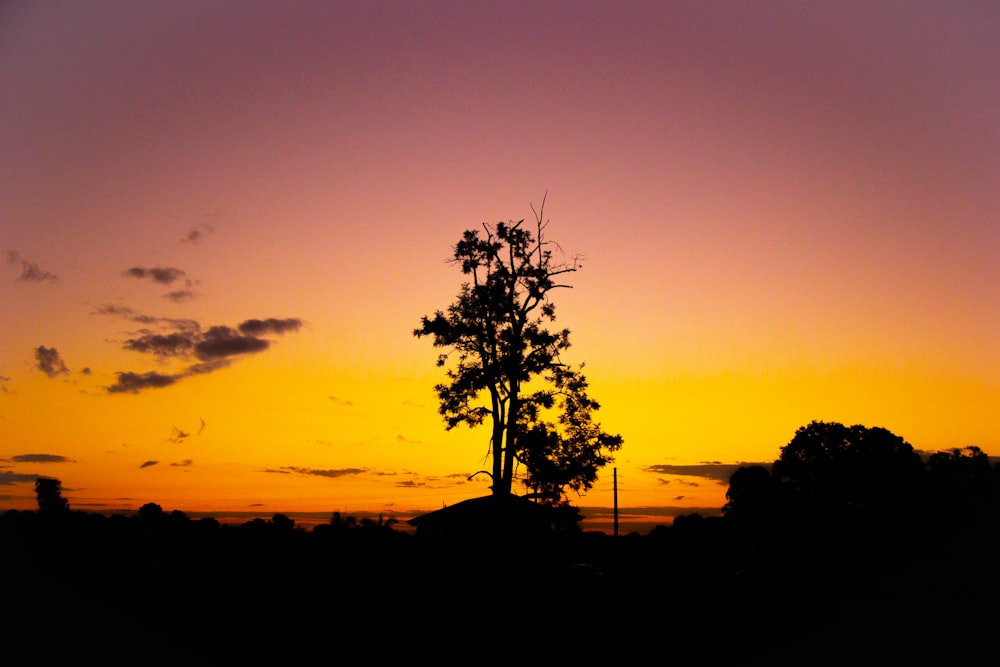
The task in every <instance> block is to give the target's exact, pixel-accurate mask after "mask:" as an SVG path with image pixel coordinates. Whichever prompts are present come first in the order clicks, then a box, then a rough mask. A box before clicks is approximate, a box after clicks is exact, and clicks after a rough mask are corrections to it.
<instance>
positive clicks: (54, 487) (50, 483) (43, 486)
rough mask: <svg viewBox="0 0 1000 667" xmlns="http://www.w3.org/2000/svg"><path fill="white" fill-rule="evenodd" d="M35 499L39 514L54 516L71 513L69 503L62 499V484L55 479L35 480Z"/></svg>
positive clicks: (39, 478) (42, 478)
mask: <svg viewBox="0 0 1000 667" xmlns="http://www.w3.org/2000/svg"><path fill="white" fill-rule="evenodd" d="M35 497H36V498H37V499H38V512H39V514H46V515H53V516H54V515H57V514H63V513H66V512H68V511H69V503H68V502H67V501H66V499H65V498H63V497H62V482H60V481H59V480H58V479H55V478H54V477H38V478H37V479H35Z"/></svg>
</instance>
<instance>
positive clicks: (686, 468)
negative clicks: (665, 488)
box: [643, 461, 771, 484]
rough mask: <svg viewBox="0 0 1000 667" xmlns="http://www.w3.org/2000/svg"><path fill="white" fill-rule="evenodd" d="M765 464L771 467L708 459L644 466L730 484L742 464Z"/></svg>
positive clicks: (651, 469) (662, 473)
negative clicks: (678, 463) (700, 461)
mask: <svg viewBox="0 0 1000 667" xmlns="http://www.w3.org/2000/svg"><path fill="white" fill-rule="evenodd" d="M758 465H759V466H764V467H765V468H769V467H770V466H771V464H770V463H721V462H719V461H706V462H704V463H699V464H697V465H670V464H666V463H663V464H657V465H650V466H646V467H645V468H643V470H645V471H646V472H651V473H653V474H656V475H678V476H680V477H704V478H706V479H711V480H714V481H716V482H719V483H720V484H728V483H729V478H730V476H732V474H733V473H734V472H736V470H737V469H738V468H740V467H742V466H746V467H750V466H758Z"/></svg>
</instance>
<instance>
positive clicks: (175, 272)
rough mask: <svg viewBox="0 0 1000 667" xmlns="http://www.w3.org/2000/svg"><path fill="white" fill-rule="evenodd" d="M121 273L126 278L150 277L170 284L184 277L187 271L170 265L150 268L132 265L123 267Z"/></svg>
mask: <svg viewBox="0 0 1000 667" xmlns="http://www.w3.org/2000/svg"><path fill="white" fill-rule="evenodd" d="M122 275H123V276H125V277H126V278H140V279H142V278H151V279H152V280H153V282H157V283H160V284H162V285H172V284H173V283H174V282H175V281H177V280H180V279H181V278H183V277H185V276H186V275H187V272H186V271H184V270H183V269H177V268H174V267H172V266H154V267H152V268H145V267H142V266H133V267H132V268H131V269H125V271H123V272H122Z"/></svg>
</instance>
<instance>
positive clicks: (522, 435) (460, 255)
mask: <svg viewBox="0 0 1000 667" xmlns="http://www.w3.org/2000/svg"><path fill="white" fill-rule="evenodd" d="M542 210H544V200H543V203H542ZM547 224H548V223H547V222H543V219H542V214H541V211H539V212H537V213H536V214H535V230H534V232H532V231H531V230H529V229H526V228H525V227H524V220H520V221H518V222H509V223H504V222H499V223H496V224H492V225H491V224H486V223H484V224H483V230H482V231H479V230H467V231H466V232H465V233H464V234H463V235H462V239H461V240H460V241H459V242H458V243H457V244H456V245H455V248H454V253H453V257H452V260H451V261H452V263H454V264H457V265H458V266H459V267H460V268H461V270H462V273H463V275H465V276H467V277H468V281H467V282H464V283H462V286H461V288H460V290H459V293H458V298H457V299H456V301H455V302H454V303H452V304H451V305H450V306H449V307H448V309H447V311H440V310H439V311H437V312H436V313H435V314H434V316H433V317H427V316H424V317H423V318H421V324H420V327H419V328H417V329H415V330H414V332H413V333H414V335H415V336H417V337H418V338H419V337H424V336H430V337H431V338H432V339H433V341H434V346H435V347H440V348H446V349H447V352H445V353H443V354H441V355H439V357H438V360H437V364H438V366H440V367H446V366H447V367H448V369H447V377H448V382H443V383H440V384H437V385H436V386H435V387H434V389H435V391H436V392H437V395H438V399H439V412H440V413H441V415H442V416H443V417H444V420H445V424H446V426H447V428H448V429H449V430H450V429H452V428H455V427H456V426H459V425H461V424H466V425H467V426H470V427H475V426H479V425H481V424H482V423H483V422H484V421H486V420H489V421H490V424H491V427H492V428H491V430H490V440H489V450H488V454H487V456H492V468H491V470H489V471H483V472H486V473H487V474H489V475H490V476H491V478H492V480H493V484H492V491H493V493H494V494H495V495H508V494H510V493H511V489H512V484H513V481H514V473H515V467H516V466H517V465H518V464H522V465H524V467H525V469H526V478H527V483H528V485H529V487H531V486H533V487H535V488H536V489H538V490H539V491H540V492H542V493H543V494H544V495H545V496H546V497H547V498H548V499H550V500H555V499H557V498H558V497H559V496H561V493H562V490H563V489H564V488H570V489H573V490H576V491H580V490H585V489H589V488H590V486H591V485H592V484H593V482H594V480H595V479H596V475H597V471H598V470H599V469H600V468H601V467H602V466H604V465H606V464H607V463H608V462H609V461H611V460H612V458H611V455H610V454H611V452H614V451H616V450H617V449H619V448H620V447H621V445H622V439H621V437H620V436H612V435H608V434H606V433H604V432H603V431H602V430H601V428H600V426H599V425H598V424H595V423H594V422H593V421H592V418H593V413H594V411H596V410H597V409H598V408H599V407H600V406H599V405H598V403H597V402H596V401H593V400H592V399H590V398H589V396H588V395H587V393H586V389H587V380H586V378H585V376H584V375H583V370H582V368H583V367H582V365H581V366H580V367H578V368H576V369H571V368H569V367H567V366H566V365H564V364H563V363H562V361H561V360H560V353H561V352H563V351H565V350H566V349H568V348H569V347H570V340H569V336H570V331H569V329H562V330H560V331H555V332H553V331H550V330H549V328H548V327H549V325H551V324H552V323H553V322H554V321H555V305H554V304H553V303H552V302H551V301H550V299H549V296H550V293H551V292H552V291H553V290H555V289H558V288H562V287H570V286H569V285H566V284H562V283H560V282H558V281H559V280H560V277H561V276H564V275H565V274H569V273H573V272H575V271H577V270H578V269H579V268H580V264H579V258H577V257H574V258H571V259H570V260H569V261H566V262H559V261H557V260H556V259H555V257H554V255H553V248H554V247H557V246H555V244H553V243H552V242H551V241H548V240H546V239H545V237H544V232H545V228H546V226H547ZM553 409H554V410H556V411H559V412H560V413H561V414H560V415H559V416H558V418H557V419H556V420H555V421H544V418H545V417H546V415H548V414H549V412H550V410H553Z"/></svg>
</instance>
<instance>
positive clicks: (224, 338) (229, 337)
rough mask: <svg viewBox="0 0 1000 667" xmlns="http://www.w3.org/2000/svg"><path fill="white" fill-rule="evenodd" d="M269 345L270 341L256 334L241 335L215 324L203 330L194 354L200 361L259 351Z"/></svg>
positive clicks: (230, 328)
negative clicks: (203, 332)
mask: <svg viewBox="0 0 1000 667" xmlns="http://www.w3.org/2000/svg"><path fill="white" fill-rule="evenodd" d="M270 346H271V343H270V341H267V340H265V339H263V338H257V337H256V336H241V335H240V334H239V333H238V332H237V331H236V330H235V329H233V328H232V327H227V326H215V327H212V328H211V329H209V330H208V331H206V332H205V334H204V336H202V338H201V340H200V341H198V343H196V344H195V346H194V353H195V355H196V356H197V357H198V358H199V359H201V360H202V361H211V360H212V359H219V358H224V357H232V356H235V355H242V354H253V353H254V352H261V351H263V350H266V349H267V348H268V347H270Z"/></svg>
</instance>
